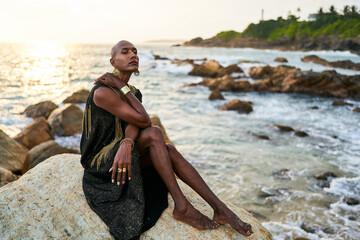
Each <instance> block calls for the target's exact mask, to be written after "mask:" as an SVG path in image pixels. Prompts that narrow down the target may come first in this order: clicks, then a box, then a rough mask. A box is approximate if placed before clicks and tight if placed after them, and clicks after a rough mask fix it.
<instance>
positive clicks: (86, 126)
mask: <svg viewBox="0 0 360 240" xmlns="http://www.w3.org/2000/svg"><path fill="white" fill-rule="evenodd" d="M82 130H83V131H85V135H86V139H89V137H90V133H91V106H90V105H89V107H88V108H86V109H85V112H84V114H83V120H82Z"/></svg>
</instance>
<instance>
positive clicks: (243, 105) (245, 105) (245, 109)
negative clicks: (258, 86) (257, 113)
mask: <svg viewBox="0 0 360 240" xmlns="http://www.w3.org/2000/svg"><path fill="white" fill-rule="evenodd" d="M251 105H252V103H251V102H248V101H241V100H240V99H234V100H232V101H230V102H228V103H225V104H224V105H222V106H220V108H219V109H220V110H226V111H237V112H238V113H250V112H252V111H253V108H252V106H251Z"/></svg>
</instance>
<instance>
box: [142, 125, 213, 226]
mask: <svg viewBox="0 0 360 240" xmlns="http://www.w3.org/2000/svg"><path fill="white" fill-rule="evenodd" d="M137 140H138V145H139V151H140V155H141V156H142V158H145V159H146V158H147V157H146V155H147V154H149V156H150V158H151V161H152V165H153V166H154V167H155V169H156V171H157V172H158V173H159V175H160V177H161V179H162V180H163V181H164V183H165V185H166V187H167V188H168V190H169V192H170V194H171V196H172V198H173V199H174V203H175V207H174V211H173V216H174V218H175V219H177V220H180V221H182V222H185V223H187V224H189V225H191V226H193V227H196V228H198V229H208V228H216V227H218V223H216V222H215V221H213V220H211V219H209V218H208V217H206V216H205V215H203V214H201V213H200V212H199V211H198V210H196V209H195V208H194V207H193V206H192V205H191V204H190V203H189V201H188V200H187V199H186V198H185V196H184V194H183V193H182V192H181V189H180V187H179V185H178V184H177V182H176V179H175V175H174V170H173V168H172V165H171V161H170V158H169V155H168V151H167V148H166V145H165V141H164V138H163V135H162V133H161V130H160V129H159V128H158V127H149V128H146V129H143V130H142V131H141V132H140V133H139V136H138V138H137Z"/></svg>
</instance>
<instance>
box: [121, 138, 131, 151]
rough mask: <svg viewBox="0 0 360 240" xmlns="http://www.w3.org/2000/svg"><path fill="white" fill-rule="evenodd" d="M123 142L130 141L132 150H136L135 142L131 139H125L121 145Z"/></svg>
mask: <svg viewBox="0 0 360 240" xmlns="http://www.w3.org/2000/svg"><path fill="white" fill-rule="evenodd" d="M123 141H130V142H131V145H132V146H131V150H133V149H134V141H133V140H132V139H131V138H124V139H123V140H121V142H120V145H121V144H122V142H123Z"/></svg>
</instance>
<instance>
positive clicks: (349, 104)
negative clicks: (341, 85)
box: [331, 100, 354, 106]
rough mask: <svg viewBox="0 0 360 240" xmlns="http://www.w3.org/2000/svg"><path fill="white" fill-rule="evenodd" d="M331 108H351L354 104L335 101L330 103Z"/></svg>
mask: <svg viewBox="0 0 360 240" xmlns="http://www.w3.org/2000/svg"><path fill="white" fill-rule="evenodd" d="M331 105H332V106H353V105H354V104H352V103H349V102H347V101H344V100H335V101H333V102H332V104H331Z"/></svg>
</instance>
